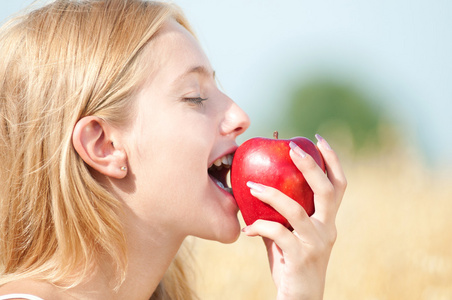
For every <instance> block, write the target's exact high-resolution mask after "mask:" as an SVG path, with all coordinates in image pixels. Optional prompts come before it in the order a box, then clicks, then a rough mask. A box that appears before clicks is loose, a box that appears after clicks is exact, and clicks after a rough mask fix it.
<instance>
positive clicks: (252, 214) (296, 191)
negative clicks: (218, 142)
mask: <svg viewBox="0 0 452 300" xmlns="http://www.w3.org/2000/svg"><path fill="white" fill-rule="evenodd" d="M274 137H275V138H274V139H269V138H263V137H256V138H252V139H249V140H247V141H246V142H244V143H243V144H242V145H241V146H240V147H239V148H238V149H237V151H236V152H235V154H234V159H233V161H232V166H231V185H232V191H233V194H234V197H235V199H236V201H237V204H238V206H239V208H240V210H241V212H242V216H243V219H244V220H245V223H246V224H247V225H250V224H252V223H254V221H256V220H257V219H264V220H269V221H275V222H279V223H281V224H283V225H284V226H286V227H287V228H291V226H290V224H289V222H288V221H287V220H286V218H284V217H283V216H282V215H281V214H279V213H278V212H277V211H276V210H275V209H274V208H272V207H271V206H269V205H268V204H265V203H263V202H262V201H260V200H259V199H257V198H255V197H254V196H252V195H251V193H250V188H249V187H247V185H246V183H247V182H248V181H252V182H255V183H260V184H263V185H266V186H271V187H274V188H276V189H278V190H280V191H281V192H283V193H284V194H285V195H287V196H289V197H290V198H291V199H293V200H295V201H296V202H298V203H299V204H300V205H301V206H303V208H304V209H305V210H306V212H307V213H308V215H309V216H311V215H312V214H313V213H314V210H315V209H314V193H313V192H312V190H311V188H310V187H309V185H308V183H307V182H306V180H305V178H304V176H303V174H302V173H301V172H300V171H299V170H298V168H297V167H296V166H295V164H294V163H293V162H292V159H291V158H290V155H289V151H290V147H289V143H290V142H291V141H292V142H294V143H295V144H297V145H298V146H299V147H300V148H301V149H303V150H304V151H305V152H306V153H308V154H309V155H311V156H312V157H313V158H314V160H315V161H316V162H317V164H318V165H319V166H320V167H321V168H322V170H323V171H325V163H324V161H323V157H322V154H321V153H320V151H319V150H318V148H317V146H316V145H315V144H314V143H313V142H312V141H311V140H309V139H308V138H305V137H294V138H291V139H287V140H283V139H281V140H280V139H278V133H277V132H275V134H274Z"/></svg>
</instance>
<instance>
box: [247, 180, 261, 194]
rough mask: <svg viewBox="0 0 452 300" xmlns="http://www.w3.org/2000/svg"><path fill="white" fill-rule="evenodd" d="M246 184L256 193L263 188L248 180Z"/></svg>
mask: <svg viewBox="0 0 452 300" xmlns="http://www.w3.org/2000/svg"><path fill="white" fill-rule="evenodd" d="M246 186H247V187H249V188H250V189H252V190H254V191H256V192H258V193H262V192H263V191H264V190H265V187H264V186H263V185H261V184H258V183H255V182H252V181H248V182H247V183H246Z"/></svg>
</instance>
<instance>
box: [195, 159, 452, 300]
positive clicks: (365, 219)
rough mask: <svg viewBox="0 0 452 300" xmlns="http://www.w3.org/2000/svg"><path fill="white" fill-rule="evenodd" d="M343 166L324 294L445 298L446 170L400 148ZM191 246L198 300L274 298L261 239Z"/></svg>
mask: <svg viewBox="0 0 452 300" xmlns="http://www.w3.org/2000/svg"><path fill="white" fill-rule="evenodd" d="M344 169H345V170H346V174H347V179H348V182H349V185H348V188H347V192H346V194H345V197H344V199H343V203H342V206H341V209H340V211H339V214H338V219H337V227H338V232H339V236H338V239H337V242H336V245H335V247H334V249H333V253H332V256H331V260H330V265H329V268H328V274H327V283H326V289H325V297H324V299H326V300H342V299H344V300H345V299H346V300H353V299H359V300H400V299H410V300H417V299H418V300H451V299H452V217H451V216H452V184H451V181H452V180H451V179H452V176H451V173H450V172H449V173H448V172H447V170H443V171H431V170H429V169H428V168H426V167H425V166H423V165H422V163H420V162H419V159H417V158H416V157H415V156H409V155H405V154H400V153H399V154H387V155H381V156H380V157H375V156H374V157H371V158H360V159H355V160H353V161H352V162H351V161H349V162H346V163H344ZM194 250H195V252H194V253H195V261H196V270H197V276H196V277H197V291H198V294H199V296H200V298H201V299H219V300H221V299H237V300H241V299H243V300H245V299H246V300H254V299H256V300H257V299H260V300H267V299H275V295H276V290H275V287H274V285H273V282H272V280H271V276H270V272H269V267H268V263H267V260H266V252H265V248H264V246H263V243H262V241H261V239H260V238H250V237H246V236H241V237H240V238H239V240H238V241H237V242H236V243H234V244H232V245H222V244H219V243H215V242H209V241H202V240H196V241H195V245H194Z"/></svg>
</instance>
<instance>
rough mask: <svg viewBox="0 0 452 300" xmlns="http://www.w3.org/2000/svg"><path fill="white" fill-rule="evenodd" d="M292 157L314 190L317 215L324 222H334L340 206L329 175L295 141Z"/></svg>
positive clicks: (291, 152) (292, 145)
mask: <svg viewBox="0 0 452 300" xmlns="http://www.w3.org/2000/svg"><path fill="white" fill-rule="evenodd" d="M290 147H291V150H290V153H289V154H290V157H291V158H292V161H293V163H294V164H295V166H296V167H297V168H298V169H299V170H300V172H302V173H303V176H304V178H305V179H306V181H307V183H308V184H309V186H310V187H311V189H312V191H313V192H314V202H315V203H314V205H315V214H314V215H315V216H317V217H319V218H320V219H321V220H322V221H324V222H327V221H328V222H330V221H331V222H334V220H335V217H336V213H337V208H338V206H337V205H336V203H335V200H334V199H335V190H334V186H333V184H332V183H331V181H330V179H329V178H328V176H327V175H326V174H325V172H324V171H323V170H322V169H321V168H320V166H319V165H318V164H317V163H316V162H315V160H314V159H313V158H312V157H311V156H310V155H308V154H306V153H305V152H304V151H303V150H302V149H301V148H300V147H299V146H297V145H296V144H295V143H291V144H290Z"/></svg>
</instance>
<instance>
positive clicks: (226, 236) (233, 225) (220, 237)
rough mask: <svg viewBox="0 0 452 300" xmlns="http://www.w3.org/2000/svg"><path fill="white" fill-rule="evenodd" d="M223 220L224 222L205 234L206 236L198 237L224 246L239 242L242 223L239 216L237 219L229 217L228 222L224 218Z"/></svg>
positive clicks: (212, 227) (213, 226)
mask: <svg viewBox="0 0 452 300" xmlns="http://www.w3.org/2000/svg"><path fill="white" fill-rule="evenodd" d="M221 220H223V222H221V223H216V224H214V225H212V226H211V229H212V230H210V231H209V232H204V234H200V235H197V237H199V238H202V239H205V240H211V241H216V242H220V243H223V244H231V243H234V242H235V241H237V239H238V238H239V236H240V230H241V227H240V222H239V220H238V218H237V216H235V218H232V217H228V219H227V220H226V219H225V218H222V219H221Z"/></svg>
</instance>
